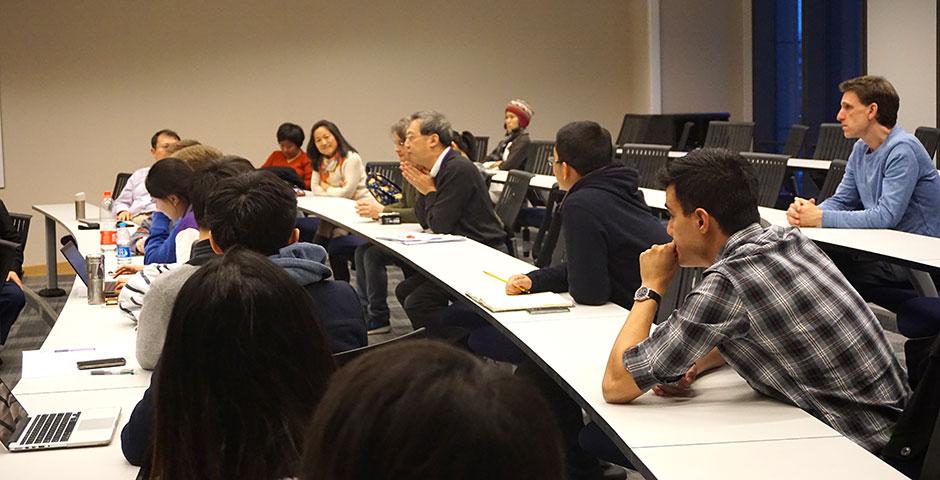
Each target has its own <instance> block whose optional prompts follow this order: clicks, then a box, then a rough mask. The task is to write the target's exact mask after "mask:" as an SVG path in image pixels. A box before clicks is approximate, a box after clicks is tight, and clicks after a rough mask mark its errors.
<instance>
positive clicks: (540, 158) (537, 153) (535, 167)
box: [525, 140, 555, 175]
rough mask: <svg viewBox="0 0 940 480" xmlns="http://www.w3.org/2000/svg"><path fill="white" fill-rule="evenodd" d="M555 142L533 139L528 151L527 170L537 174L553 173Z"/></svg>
mask: <svg viewBox="0 0 940 480" xmlns="http://www.w3.org/2000/svg"><path fill="white" fill-rule="evenodd" d="M554 149H555V142H550V141H545V140H533V141H531V142H529V149H528V150H527V151H526V160H525V171H527V172H529V173H534V174H536V175H552V160H551V157H552V151H553V150H554Z"/></svg>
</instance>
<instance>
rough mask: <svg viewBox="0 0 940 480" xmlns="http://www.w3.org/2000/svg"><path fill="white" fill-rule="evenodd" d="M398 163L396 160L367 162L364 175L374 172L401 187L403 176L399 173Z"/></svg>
mask: <svg viewBox="0 0 940 480" xmlns="http://www.w3.org/2000/svg"><path fill="white" fill-rule="evenodd" d="M399 165H400V164H399V163H398V162H367V163H366V175H368V174H370V173H372V172H376V173H379V174H380V175H382V176H383V177H385V178H387V179H389V180H391V181H392V182H394V183H395V185H398V186H399V187H402V186H404V185H403V183H402V182H404V180H405V178H404V177H403V176H402V174H401V168H400V166H399Z"/></svg>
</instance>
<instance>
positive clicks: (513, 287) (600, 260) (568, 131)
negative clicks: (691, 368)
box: [506, 122, 669, 308]
mask: <svg viewBox="0 0 940 480" xmlns="http://www.w3.org/2000/svg"><path fill="white" fill-rule="evenodd" d="M611 156H612V148H611V143H610V133H609V132H608V131H607V130H606V129H605V128H603V127H601V126H600V125H598V124H597V123H595V122H573V123H569V124H568V125H565V126H564V127H562V128H561V129H560V130H558V133H557V134H556V135H555V159H554V160H555V161H554V162H553V164H552V170H553V171H554V173H555V178H556V179H558V187H559V188H560V189H562V190H565V191H567V192H568V193H567V194H566V195H565V198H564V200H563V201H562V203H561V207H560V209H559V211H560V215H561V216H562V217H561V218H562V223H561V227H562V230H563V232H564V233H563V236H564V239H565V254H566V255H567V261H566V262H564V263H560V264H558V265H554V266H551V267H546V268H542V269H538V270H533V271H531V272H529V273H528V274H526V275H513V276H512V277H510V278H509V281H508V282H507V284H506V293H509V294H510V295H513V294H519V293H523V292H544V291H553V292H565V291H569V292H571V297H572V298H574V300H575V301H576V302H578V303H581V304H585V305H602V304H604V303H607V302H608V301H610V302H614V303H616V304H618V305H620V306H622V307H624V308H630V307H631V306H632V305H633V291H634V290H636V289H637V287H639V286H640V272H639V268H638V266H637V263H636V259H637V258H638V257H639V255H640V253H642V252H643V251H645V250H646V249H647V248H649V247H650V246H651V245H654V244H657V243H665V242H668V241H669V238H668V237H667V236H666V230H665V229H664V228H663V226H662V224H661V223H660V222H659V220H658V219H657V218H656V217H654V216H653V214H652V213H651V212H650V209H649V207H648V206H647V205H646V202H645V201H644V199H643V196H642V194H641V193H640V192H639V190H638V189H637V182H638V174H637V171H636V169H634V168H631V167H626V166H622V165H614V164H611Z"/></svg>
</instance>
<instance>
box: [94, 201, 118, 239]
mask: <svg viewBox="0 0 940 480" xmlns="http://www.w3.org/2000/svg"><path fill="white" fill-rule="evenodd" d="M113 205H114V200H112V199H111V192H104V196H102V197H101V206H99V207H98V230H99V232H101V251H102V252H105V251H112V250H114V249H115V247H116V245H117V241H116V238H115V237H116V236H117V226H116V225H115V218H114V212H112V211H111V207H112V206H113Z"/></svg>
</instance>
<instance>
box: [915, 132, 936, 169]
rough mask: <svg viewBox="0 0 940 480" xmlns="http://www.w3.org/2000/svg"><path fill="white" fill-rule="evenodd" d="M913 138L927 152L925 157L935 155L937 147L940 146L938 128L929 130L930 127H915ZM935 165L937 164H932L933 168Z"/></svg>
mask: <svg viewBox="0 0 940 480" xmlns="http://www.w3.org/2000/svg"><path fill="white" fill-rule="evenodd" d="M914 136H915V137H917V139H918V140H920V143H922V144H923V145H924V148H925V149H926V150H927V155H930V158H931V159H933V157H934V156H935V155H936V154H937V146H938V145H940V128H931V127H917V130H914ZM936 165H937V162H936V161H935V162H934V166H936Z"/></svg>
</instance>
